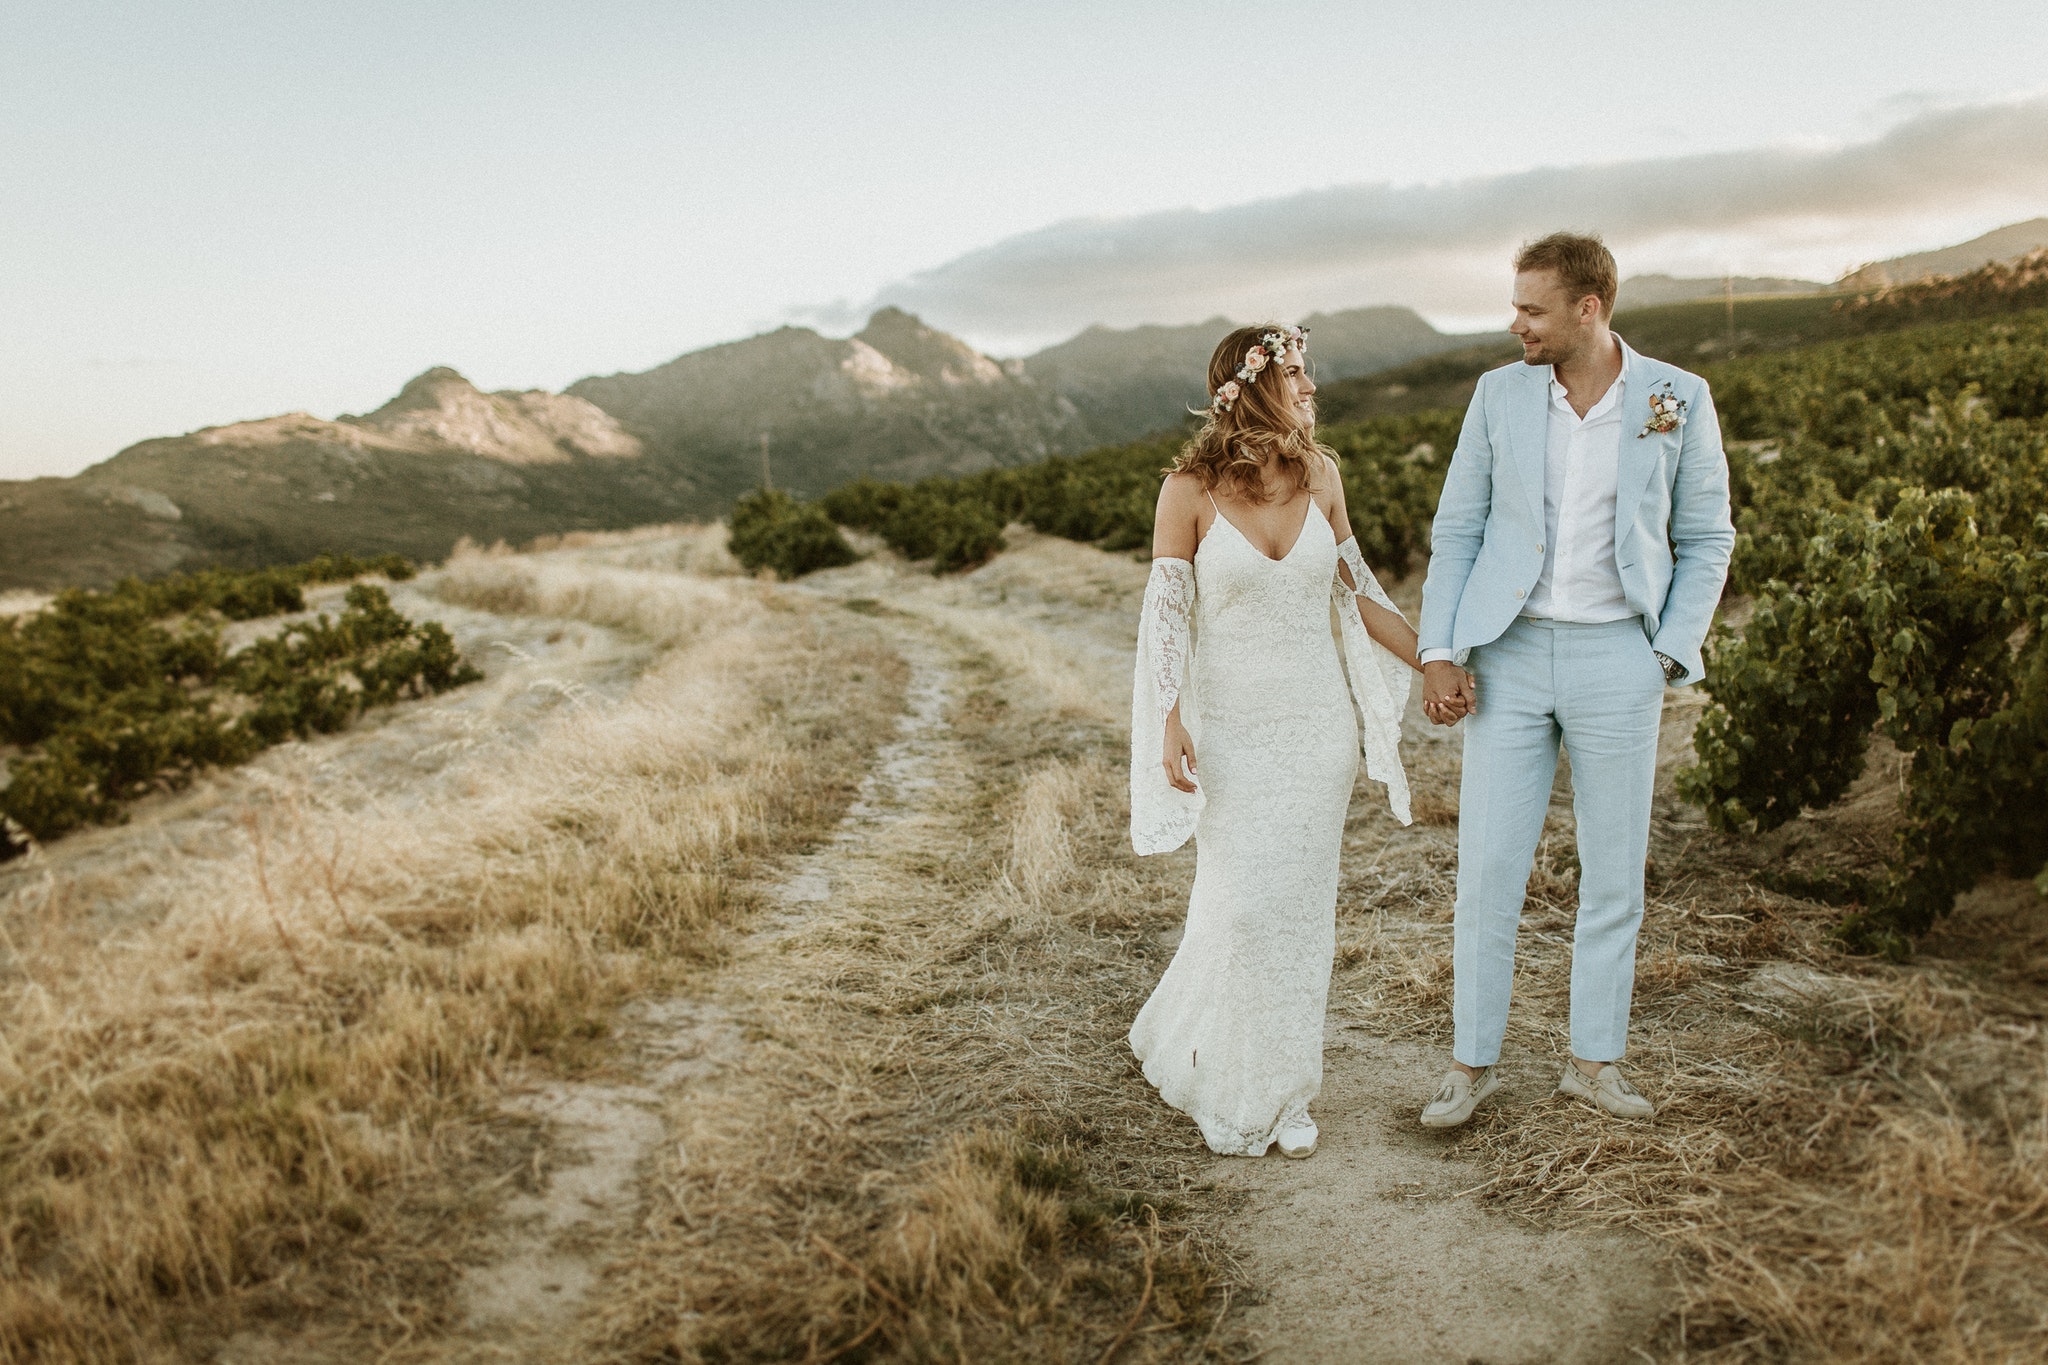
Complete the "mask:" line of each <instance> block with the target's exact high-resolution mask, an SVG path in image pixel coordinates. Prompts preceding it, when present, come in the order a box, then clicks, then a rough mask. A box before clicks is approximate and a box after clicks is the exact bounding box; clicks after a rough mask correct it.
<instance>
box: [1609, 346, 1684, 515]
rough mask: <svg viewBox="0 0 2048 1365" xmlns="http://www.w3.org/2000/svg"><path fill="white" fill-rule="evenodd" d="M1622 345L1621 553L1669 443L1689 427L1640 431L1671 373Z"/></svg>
mask: <svg viewBox="0 0 2048 1365" xmlns="http://www.w3.org/2000/svg"><path fill="white" fill-rule="evenodd" d="M1621 345H1622V349H1623V350H1625V351H1628V355H1627V363H1628V377H1629V383H1628V388H1627V390H1626V391H1625V392H1624V393H1623V394H1622V405H1621V406H1622V412H1621V461H1620V467H1619V468H1617V469H1616V470H1615V483H1614V548H1615V550H1616V551H1617V552H1618V551H1619V550H1620V549H1621V543H1622V537H1623V536H1624V534H1625V533H1626V532H1627V530H1628V527H1629V525H1630V523H1631V522H1633V521H1634V520H1635V515H1636V508H1637V507H1638V506H1639V505H1640V504H1641V503H1642V500H1643V492H1644V490H1645V489H1647V488H1648V487H1649V486H1650V476H1651V475H1652V474H1653V473H1655V472H1656V469H1657V465H1658V462H1659V461H1660V460H1661V459H1662V457H1663V455H1664V452H1665V451H1666V450H1668V449H1670V444H1669V443H1670V442H1672V441H1675V440H1678V439H1679V438H1680V436H1681V435H1682V433H1683V432H1684V430H1685V429H1684V428H1683V427H1680V428H1679V429H1678V431H1676V432H1657V431H1653V432H1650V433H1649V434H1648V435H1639V434H1638V433H1640V432H1642V431H1643V430H1644V429H1645V428H1646V427H1648V426H1649V424H1650V395H1651V394H1652V393H1653V392H1656V391H1659V390H1661V389H1663V387H1664V384H1665V382H1666V379H1667V376H1666V375H1664V374H1663V373H1661V372H1660V371H1661V370H1662V369H1663V367H1662V366H1652V365H1651V363H1650V362H1648V361H1646V360H1644V359H1643V358H1642V357H1641V356H1639V355H1637V354H1636V353H1635V352H1634V351H1632V350H1628V343H1627V342H1626V341H1624V342H1622V343H1621Z"/></svg>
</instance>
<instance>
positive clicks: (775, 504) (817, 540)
mask: <svg viewBox="0 0 2048 1365" xmlns="http://www.w3.org/2000/svg"><path fill="white" fill-rule="evenodd" d="M731 526H732V539H731V546H730V548H731V550H732V556H733V558H735V559H737V560H738V561H739V562H740V563H741V564H743V565H745V566H746V567H747V568H749V569H753V570H760V569H772V570H774V571H775V574H776V576H777V577H778V578H799V577H801V576H803V575H804V574H807V573H810V572H812V571H814V570H817V569H836V568H838V567H839V566H840V565H842V564H851V563H853V561H854V559H855V557H856V556H855V555H854V553H853V547H852V546H851V545H848V544H847V543H846V537H845V536H843V535H841V534H840V533H839V528H838V527H837V526H835V525H833V524H832V518H830V517H828V516H826V515H825V513H824V511H823V510H821V509H820V508H819V507H818V506H817V505H816V504H815V503H799V502H798V501H797V500H796V499H794V498H792V497H790V495H789V494H787V493H784V492H782V491H781V490H779V489H772V488H764V489H761V490H760V491H758V492H754V493H749V494H747V496H745V497H743V498H741V499H740V500H739V501H738V502H737V503H736V504H734V506H733V509H732V517H731Z"/></svg>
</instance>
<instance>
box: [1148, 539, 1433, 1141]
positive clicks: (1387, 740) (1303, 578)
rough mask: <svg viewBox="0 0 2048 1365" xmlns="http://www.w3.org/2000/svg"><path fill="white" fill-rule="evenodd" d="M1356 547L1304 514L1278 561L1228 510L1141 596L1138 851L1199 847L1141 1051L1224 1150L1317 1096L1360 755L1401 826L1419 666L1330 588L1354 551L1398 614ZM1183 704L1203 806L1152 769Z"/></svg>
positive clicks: (1261, 1134)
mask: <svg viewBox="0 0 2048 1365" xmlns="http://www.w3.org/2000/svg"><path fill="white" fill-rule="evenodd" d="M1355 544H1356V543H1355V542H1354V541H1350V540H1347V541H1346V542H1345V543H1344V545H1343V546H1342V547H1340V546H1338V544H1337V543H1336V538H1335V536H1334V535H1333V534H1332V532H1331V530H1330V523H1329V520H1328V518H1326V517H1324V516H1322V515H1321V514H1320V513H1319V512H1318V510H1317V509H1316V507H1315V506H1314V504H1313V502H1311V504H1310V507H1309V512H1308V515H1307V517H1306V520H1305V523H1304V525H1303V527H1302V531H1301V534H1300V536H1299V537H1298V538H1297V539H1296V540H1295V543H1294V546H1293V548H1292V549H1290V550H1289V551H1288V552H1287V554H1286V555H1285V556H1284V557H1282V558H1280V559H1277V560H1276V559H1272V558H1269V557H1268V556H1267V555H1265V554H1264V553H1262V552H1261V551H1260V550H1258V549H1257V548H1256V547H1254V546H1253V545H1252V543H1251V542H1250V541H1249V540H1247V539H1245V537H1244V535H1243V534H1242V533H1241V532H1239V531H1238V530H1237V528H1236V527H1235V526H1233V525H1231V523H1230V522H1229V520H1228V519H1227V518H1225V517H1223V516H1221V515H1220V514H1219V515H1218V516H1217V518H1216V520H1215V523H1214V524H1213V525H1212V526H1211V528H1210V530H1209V532H1208V534H1206V535H1205V536H1204V537H1203V538H1202V542H1201V545H1200V547H1199V548H1198V549H1197V550H1196V552H1195V559H1194V563H1193V564H1192V565H1190V564H1189V563H1188V562H1187V561H1186V560H1180V559H1159V560H1154V561H1153V571H1152V580H1151V582H1150V583H1149V584H1148V585H1147V588H1146V594H1145V611H1144V616H1143V619H1142V622H1141V625H1140V628H1139V648H1138V668H1137V677H1136V681H1135V686H1134V687H1133V695H1132V703H1131V841H1132V844H1133V846H1134V847H1135V848H1136V849H1137V851H1138V852H1140V853H1161V852H1166V851H1168V850H1170V849H1175V848H1178V847H1180V846H1181V844H1182V843H1184V842H1185V841H1186V840H1187V838H1188V836H1189V835H1190V834H1192V835H1193V836H1194V838H1195V845H1196V852H1195V886H1194V894H1193V895H1192V897H1191V898H1190V899H1189V901H1188V918H1187V928H1186V931H1185V932H1184V934H1183V935H1182V937H1181V942H1180V948H1179V950H1178V951H1177V952H1175V954H1174V956H1173V962H1172V963H1171V965H1169V966H1168V967H1167V969H1166V974H1165V976H1164V977H1162V978H1161V979H1160V982H1159V986H1158V988H1157V989H1156V990H1154V991H1153V992H1152V998H1151V999H1149V1000H1147V1001H1146V1002H1145V1007H1144V1008H1143V1009H1142V1010H1140V1011H1139V1013H1138V1018H1137V1021H1136V1022H1135V1023H1134V1024H1132V1025H1131V1035H1130V1037H1131V1050H1132V1051H1133V1052H1135V1053H1136V1054H1137V1057H1138V1060H1139V1061H1140V1062H1141V1063H1142V1064H1143V1065H1144V1069H1145V1079H1146V1080H1148V1081H1150V1082H1151V1083H1152V1084H1153V1085H1154V1086H1155V1087H1157V1088H1158V1090H1159V1094H1160V1097H1161V1098H1162V1099H1164V1100H1165V1101H1166V1102H1167V1103H1168V1104H1170V1105H1172V1106H1173V1107H1174V1108H1176V1109H1179V1110H1181V1111H1182V1112H1183V1113H1185V1114H1187V1115H1188V1116H1189V1117H1190V1118H1192V1119H1194V1121H1195V1122H1196V1124H1198V1125H1199V1126H1200V1128H1201V1130H1202V1136H1203V1138H1204V1139H1205V1140H1206V1141H1207V1142H1208V1144H1209V1146H1210V1148H1212V1149H1213V1150H1215V1151H1217V1152H1222V1153H1225V1154H1228V1155H1243V1156H1260V1155H1263V1154H1264V1153H1265V1151H1266V1148H1267V1147H1268V1145H1270V1144H1271V1143H1272V1141H1273V1140H1274V1137H1275V1136H1276V1135H1277V1134H1278V1133H1279V1132H1280V1131H1281V1130H1282V1129H1283V1128H1287V1127H1290V1126H1292V1125H1293V1124H1295V1123H1297V1122H1299V1121H1300V1119H1301V1118H1302V1116H1303V1115H1304V1114H1305V1113H1306V1111H1307V1108H1308V1104H1309V1102H1310V1101H1311V1100H1313V1099H1314V1098H1315V1096H1316V1093H1317V1091H1318V1090H1319V1089H1320V1088H1321V1086H1322V1080H1323V1011H1324V1006H1325V1003H1326V1002H1327V999H1328V996H1329V988H1330V967H1331V960H1332V957H1333V956H1334V953H1335V948H1336V905H1337V854H1338V847H1339V845H1340V843H1341V841H1342V838H1343V833H1344V817H1345V812H1346V810H1347V808H1348V807H1349V805H1350V802H1351V790H1352V784H1353V781H1354V778H1355V776H1356V773H1357V765H1358V755H1359V748H1360V745H1361V742H1362V744H1363V747H1364V750H1365V755H1366V771H1367V773H1368V775H1369V776H1371V777H1372V778H1374V779H1376V780H1378V781H1382V782H1385V783H1386V784H1387V794H1388V799H1389V802H1390V804H1391V805H1392V807H1393V810H1394V813H1395V815H1396V816H1397V817H1398V818H1399V819H1400V821H1401V822H1402V823H1403V824H1406V823H1408V787H1407V781H1406V779H1405V777H1404V775H1403V773H1402V769H1401V762H1400V755H1399V752H1398V748H1397V746H1398V744H1399V740H1400V724H1401V713H1402V711H1403V709H1404V708H1405V707H1406V705H1407V701H1408V685H1409V678H1410V676H1411V673H1410V670H1409V669H1408V667H1407V665H1405V664H1403V663H1401V662H1400V660H1399V659H1397V658H1395V657H1394V656H1393V655H1392V654H1391V653H1389V652H1387V651H1386V650H1385V649H1383V648H1381V647H1380V646H1379V645H1378V644H1377V643H1375V642H1374V641H1372V639H1371V638H1370V637H1369V636H1368V635H1367V634H1366V633H1365V628H1364V626H1363V625H1362V624H1361V623H1360V621H1359V617H1358V612H1357V610H1356V608H1355V607H1354V605H1353V603H1352V601H1351V592H1350V590H1349V589H1348V588H1346V587H1345V585H1344V583H1343V581H1342V580H1341V579H1339V578H1338V577H1337V574H1336V570H1337V565H1338V563H1339V561H1340V558H1341V559H1342V560H1343V562H1345V563H1347V564H1350V565H1351V566H1352V573H1353V578H1354V581H1356V582H1359V583H1360V584H1361V590H1362V591H1363V592H1364V593H1365V594H1366V595H1367V596H1369V597H1371V598H1372V599H1373V600H1375V601H1377V602H1380V603H1381V604H1383V605H1385V606H1387V607H1388V608H1390V609H1392V607H1393V604H1392V603H1391V602H1389V601H1388V600H1387V598H1386V595H1385V593H1383V592H1381V591H1380V587H1379V584H1378V583H1377V582H1376V581H1374V580H1373V578H1372V575H1371V573H1370V572H1369V571H1367V570H1366V568H1365V565H1364V562H1363V561H1362V560H1360V559H1359V558H1358V557H1357V552H1356V548H1355ZM1333 605H1334V606H1335V607H1336V615H1337V619H1338V622H1339V626H1340V629H1341V637H1342V641H1343V650H1342V659H1341V661H1340V657H1339V650H1338V644H1337V639H1336V638H1335V635H1334V634H1333V631H1332V629H1331V624H1330V617H1331V609H1332V606H1333ZM1347 671H1348V678H1347ZM1176 700H1178V701H1179V703H1180V707H1181V720H1182V723H1183V724H1185V725H1186V726H1187V728H1188V732H1189V735H1190V737H1191V738H1192V739H1193V741H1194V748H1195V761H1196V766H1197V779H1196V780H1197V785H1198V787H1199V791H1198V792H1196V793H1194V794H1187V793H1182V792H1178V791H1175V790H1174V789H1173V787H1172V786H1171V785H1170V784H1169V783H1168V782H1167V780H1166V775H1165V773H1164V771H1163V770H1162V769H1161V766H1160V761H1159V760H1160V753H1161V749H1162V745H1163V739H1164V724H1165V718H1166V715H1167V713H1168V712H1169V711H1170V710H1171V709H1172V707H1173V704H1174V702H1175V701H1176Z"/></svg>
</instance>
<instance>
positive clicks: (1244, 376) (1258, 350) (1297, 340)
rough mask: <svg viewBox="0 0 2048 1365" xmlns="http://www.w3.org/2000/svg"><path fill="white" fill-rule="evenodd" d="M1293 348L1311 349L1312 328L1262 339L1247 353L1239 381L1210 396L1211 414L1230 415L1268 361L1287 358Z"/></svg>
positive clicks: (1228, 382)
mask: <svg viewBox="0 0 2048 1365" xmlns="http://www.w3.org/2000/svg"><path fill="white" fill-rule="evenodd" d="M1289 346H1299V347H1300V348H1301V349H1302V350H1304V351H1305V350H1307V349H1308V328H1306V327H1302V326H1300V325H1298V324H1297V325H1293V326H1288V327H1279V328H1275V329H1274V330H1273V331H1270V332H1267V333H1266V334H1265V335H1264V336H1261V337H1260V338H1259V339H1258V341H1257V342H1256V343H1255V344H1254V345H1253V346H1252V348H1251V349H1250V350H1249V351H1246V352H1245V353H1244V363H1243V364H1241V365H1239V366H1238V367H1237V377H1236V378H1235V379H1229V380H1225V381H1224V384H1223V387H1222V388H1220V389H1218V390H1216V392H1215V393H1213V394H1211V395H1210V401H1209V412H1210V414H1211V415H1212V416H1213V415H1214V414H1216V413H1219V412H1229V411H1230V405H1231V404H1232V403H1235V402H1236V401H1237V396H1238V395H1239V394H1240V393H1242V392H1244V390H1243V388H1242V387H1241V386H1242V385H1245V384H1249V383H1252V382H1253V381H1254V380H1256V379H1257V378H1258V377H1259V372H1260V371H1262V370H1264V369H1265V368H1266V362H1267V361H1268V359H1272V360H1278V359H1280V357H1282V356H1284V355H1286V354H1287V348H1288V347H1289Z"/></svg>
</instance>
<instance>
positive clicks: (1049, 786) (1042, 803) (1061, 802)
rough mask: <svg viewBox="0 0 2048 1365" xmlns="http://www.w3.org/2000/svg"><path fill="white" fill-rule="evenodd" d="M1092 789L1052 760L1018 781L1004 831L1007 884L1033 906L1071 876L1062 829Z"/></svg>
mask: <svg viewBox="0 0 2048 1365" xmlns="http://www.w3.org/2000/svg"><path fill="white" fill-rule="evenodd" d="M1099 785H1101V782H1100V778H1099V775H1098V778H1097V781H1096V782H1095V783H1093V784H1091V783H1089V782H1087V781H1086V779H1085V776H1084V774H1082V773H1081V772H1080V771H1078V770H1076V769H1075V768H1074V767H1072V766H1070V765H1069V764H1067V763H1066V762H1064V761H1062V760H1059V759H1055V760H1053V761H1052V762H1051V763H1049V764H1047V765H1046V766H1045V767H1043V768H1040V769H1039V770H1038V771H1036V772H1034V773H1032V774H1030V775H1029V776H1028V777H1026V778H1025V779H1024V783H1023V790H1022V791H1021V792H1020V793H1019V795H1018V800H1017V814H1016V818H1015V819H1014V820H1013V821H1012V822H1011V825H1010V863H1009V869H1008V871H1009V876H1010V880H1011V881H1012V882H1013V883H1014V884H1015V885H1016V887H1017V889H1018V890H1019V891H1021V892H1022V893H1023V894H1024V897H1025V899H1026V900H1028V901H1030V902H1031V903H1032V904H1033V905H1043V904H1044V903H1045V899H1046V897H1047V896H1048V895H1049V894H1050V893H1052V892H1055V891H1057V890H1059V889H1060V888H1061V887H1063V886H1065V885H1066V883H1067V881H1068V879H1069V878H1071V877H1072V876H1073V875H1074V870H1075V868H1074V848H1073V841H1072V840H1071V839H1069V838H1068V834H1067V831H1068V828H1069V826H1070V825H1071V824H1072V822H1073V821H1074V820H1075V819H1076V818H1077V817H1079V816H1080V814H1081V813H1082V811H1083V809H1084V807H1085V802H1086V799H1087V796H1088V792H1089V789H1090V787H1091V786H1099Z"/></svg>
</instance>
